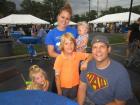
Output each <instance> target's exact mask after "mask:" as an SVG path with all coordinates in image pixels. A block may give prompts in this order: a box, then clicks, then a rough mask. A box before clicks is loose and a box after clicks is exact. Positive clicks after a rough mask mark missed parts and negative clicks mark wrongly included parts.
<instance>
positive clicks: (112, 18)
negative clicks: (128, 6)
mask: <svg viewBox="0 0 140 105" xmlns="http://www.w3.org/2000/svg"><path fill="white" fill-rule="evenodd" d="M139 17H140V15H139V14H136V13H131V20H130V21H131V22H134V21H136V20H137V19H138V18H139ZM128 19H129V12H124V13H115V14H109V15H105V16H102V17H100V18H97V19H95V20H92V21H89V22H88V23H109V22H128Z"/></svg>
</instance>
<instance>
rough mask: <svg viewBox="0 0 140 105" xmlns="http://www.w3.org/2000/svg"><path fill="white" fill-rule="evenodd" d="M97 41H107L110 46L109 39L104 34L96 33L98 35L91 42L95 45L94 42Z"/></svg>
mask: <svg viewBox="0 0 140 105" xmlns="http://www.w3.org/2000/svg"><path fill="white" fill-rule="evenodd" d="M97 42H102V43H105V44H106V45H107V46H109V40H108V38H107V37H106V36H104V35H96V36H94V37H93V40H92V42H91V45H93V44H94V43H97Z"/></svg>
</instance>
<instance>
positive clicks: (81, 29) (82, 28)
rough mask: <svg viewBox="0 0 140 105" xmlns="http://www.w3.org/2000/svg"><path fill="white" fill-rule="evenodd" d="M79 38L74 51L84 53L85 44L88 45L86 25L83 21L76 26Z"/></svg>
mask: <svg viewBox="0 0 140 105" xmlns="http://www.w3.org/2000/svg"><path fill="white" fill-rule="evenodd" d="M77 29H78V34H79V36H78V37H77V39H76V51H78V52H86V48H87V43H88V30H89V26H88V23H87V22H85V21H83V22H79V23H78V24H77Z"/></svg>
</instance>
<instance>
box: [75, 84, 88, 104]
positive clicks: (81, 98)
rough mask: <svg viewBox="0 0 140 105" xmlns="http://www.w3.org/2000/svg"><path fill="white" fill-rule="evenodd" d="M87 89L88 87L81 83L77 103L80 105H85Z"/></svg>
mask: <svg viewBox="0 0 140 105" xmlns="http://www.w3.org/2000/svg"><path fill="white" fill-rule="evenodd" d="M86 89H87V85H86V84H85V83H84V82H82V81H80V84H79V88H78V95H77V101H78V104H79V105H84V101H85V97H86Z"/></svg>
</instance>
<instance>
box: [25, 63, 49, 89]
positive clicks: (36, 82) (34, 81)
mask: <svg viewBox="0 0 140 105" xmlns="http://www.w3.org/2000/svg"><path fill="white" fill-rule="evenodd" d="M29 77H30V79H31V84H29V85H28V86H27V88H26V89H27V90H43V91H47V90H48V88H49V81H48V80H47V74H46V72H45V71H44V70H43V69H42V68H40V67H39V66H38V65H32V66H31V67H30V68H29Z"/></svg>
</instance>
